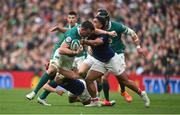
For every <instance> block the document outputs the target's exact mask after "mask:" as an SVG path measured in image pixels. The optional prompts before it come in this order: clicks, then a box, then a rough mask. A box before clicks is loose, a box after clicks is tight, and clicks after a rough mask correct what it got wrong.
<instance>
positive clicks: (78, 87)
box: [59, 78, 85, 96]
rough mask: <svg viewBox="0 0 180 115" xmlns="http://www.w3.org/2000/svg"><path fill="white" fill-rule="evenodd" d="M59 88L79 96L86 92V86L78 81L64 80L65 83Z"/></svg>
mask: <svg viewBox="0 0 180 115" xmlns="http://www.w3.org/2000/svg"><path fill="white" fill-rule="evenodd" d="M59 86H61V87H63V88H64V89H66V90H67V91H70V92H71V93H72V94H74V95H76V96H79V95H81V94H82V92H83V91H84V89H85V87H84V84H83V83H82V82H81V81H80V80H78V79H75V80H74V79H68V78H65V79H63V83H62V84H60V85H59Z"/></svg>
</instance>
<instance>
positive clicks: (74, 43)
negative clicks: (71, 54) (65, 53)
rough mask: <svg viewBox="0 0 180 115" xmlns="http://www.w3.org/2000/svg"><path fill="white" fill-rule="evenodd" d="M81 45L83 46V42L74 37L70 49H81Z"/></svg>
mask: <svg viewBox="0 0 180 115" xmlns="http://www.w3.org/2000/svg"><path fill="white" fill-rule="evenodd" d="M80 46H81V44H80V42H79V40H77V39H74V40H72V42H71V44H70V49H71V50H74V51H76V50H78V49H79V47H80Z"/></svg>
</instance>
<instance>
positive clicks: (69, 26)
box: [68, 23, 78, 29]
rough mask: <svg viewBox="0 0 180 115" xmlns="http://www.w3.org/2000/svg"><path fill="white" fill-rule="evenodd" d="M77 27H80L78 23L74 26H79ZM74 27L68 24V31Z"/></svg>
mask: <svg viewBox="0 0 180 115" xmlns="http://www.w3.org/2000/svg"><path fill="white" fill-rule="evenodd" d="M77 25H78V23H75V25H74V26H77ZM74 26H71V25H70V24H68V29H71V28H73V27H74Z"/></svg>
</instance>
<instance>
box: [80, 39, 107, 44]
mask: <svg viewBox="0 0 180 115" xmlns="http://www.w3.org/2000/svg"><path fill="white" fill-rule="evenodd" d="M107 41H108V38H104V37H97V38H96V39H95V40H86V39H82V40H81V43H82V44H86V45H88V46H97V45H102V44H104V42H107Z"/></svg>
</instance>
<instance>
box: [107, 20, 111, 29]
mask: <svg viewBox="0 0 180 115" xmlns="http://www.w3.org/2000/svg"><path fill="white" fill-rule="evenodd" d="M110 29H111V21H109V25H108V29H107V30H110Z"/></svg>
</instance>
